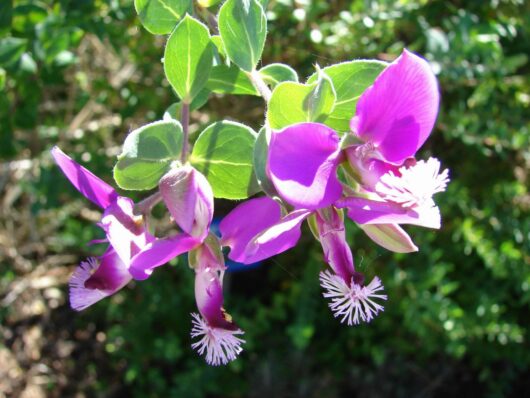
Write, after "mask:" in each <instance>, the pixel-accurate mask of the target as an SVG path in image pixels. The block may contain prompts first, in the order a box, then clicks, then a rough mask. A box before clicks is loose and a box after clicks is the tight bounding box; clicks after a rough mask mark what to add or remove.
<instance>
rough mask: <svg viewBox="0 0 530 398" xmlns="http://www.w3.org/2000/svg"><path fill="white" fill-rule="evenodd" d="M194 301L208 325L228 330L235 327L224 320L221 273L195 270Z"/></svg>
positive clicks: (209, 270)
mask: <svg viewBox="0 0 530 398" xmlns="http://www.w3.org/2000/svg"><path fill="white" fill-rule="evenodd" d="M195 301H196V302H197V308H198V309H199V312H200V313H201V315H202V316H203V317H204V319H205V320H206V322H207V323H208V325H210V326H212V327H219V328H223V329H228V330H234V329H237V326H236V325H235V324H234V323H233V322H230V321H229V320H227V319H226V318H225V312H224V310H223V301H224V299H223V285H222V273H219V272H217V271H215V270H213V269H212V268H204V269H199V270H197V272H196V274H195Z"/></svg>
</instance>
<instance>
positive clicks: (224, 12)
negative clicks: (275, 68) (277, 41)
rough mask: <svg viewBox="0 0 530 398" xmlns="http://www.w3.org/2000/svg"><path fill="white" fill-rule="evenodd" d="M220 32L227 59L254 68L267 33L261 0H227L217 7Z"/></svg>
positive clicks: (246, 69) (245, 68)
mask: <svg viewBox="0 0 530 398" xmlns="http://www.w3.org/2000/svg"><path fill="white" fill-rule="evenodd" d="M219 34H220V35H221V38H222V39H223V43H224V45H225V49H226V53H227V54H228V57H229V58H230V60H231V61H232V62H234V63H235V64H236V65H237V66H239V67H240V68H241V69H243V70H245V71H247V72H251V71H252V70H254V68H255V67H256V65H257V64H258V62H259V60H260V58H261V53H262V52H263V46H264V45H265V38H266V36H267V18H266V17H265V12H264V11H263V8H262V6H261V4H259V2H257V1H256V0H227V1H226V2H225V3H224V4H223V5H222V7H221V9H220V10H219Z"/></svg>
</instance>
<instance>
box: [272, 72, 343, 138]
mask: <svg viewBox="0 0 530 398" xmlns="http://www.w3.org/2000/svg"><path fill="white" fill-rule="evenodd" d="M319 74H320V78H319V79H317V81H316V82H314V83H311V84H300V83H294V82H283V83H280V84H279V85H278V86H276V88H275V89H274V91H273V92H272V96H271V100H270V101H269V107H268V109H267V120H268V122H269V125H270V126H271V128H273V129H275V130H280V129H282V128H284V127H287V126H289V125H291V124H295V123H302V122H323V121H324V120H326V118H327V116H328V115H329V114H330V113H331V112H332V111H333V107H334V105H335V99H336V96H335V90H334V88H333V83H332V82H331V80H330V79H329V77H327V76H326V74H325V73H323V72H322V71H319Z"/></svg>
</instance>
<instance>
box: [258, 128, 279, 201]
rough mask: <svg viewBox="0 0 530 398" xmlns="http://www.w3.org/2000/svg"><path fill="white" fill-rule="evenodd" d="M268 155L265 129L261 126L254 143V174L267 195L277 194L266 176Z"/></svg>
mask: <svg viewBox="0 0 530 398" xmlns="http://www.w3.org/2000/svg"><path fill="white" fill-rule="evenodd" d="M268 157H269V143H268V142H267V130H266V128H265V127H263V128H262V129H261V130H260V131H259V133H258V138H257V139H256V143H255V144H254V156H253V164H254V174H255V175H256V179H257V180H258V183H259V185H260V187H261V189H262V190H263V192H265V193H266V194H267V195H269V196H278V193H277V192H276V188H275V187H274V185H273V184H272V182H271V181H270V180H269V177H268V176H267V159H268Z"/></svg>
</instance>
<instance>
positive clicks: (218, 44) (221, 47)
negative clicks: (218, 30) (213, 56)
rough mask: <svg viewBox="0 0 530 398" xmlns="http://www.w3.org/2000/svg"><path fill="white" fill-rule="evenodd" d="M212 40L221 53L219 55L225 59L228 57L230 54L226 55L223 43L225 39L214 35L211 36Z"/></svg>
mask: <svg viewBox="0 0 530 398" xmlns="http://www.w3.org/2000/svg"><path fill="white" fill-rule="evenodd" d="M211 40H212V43H213V44H214V46H215V48H216V50H217V52H218V53H219V55H220V56H221V57H223V58H224V59H227V58H228V56H227V55H226V48H225V45H224V43H223V39H221V36H219V35H213V36H212V37H211ZM228 62H229V63H230V60H229V59H228Z"/></svg>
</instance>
